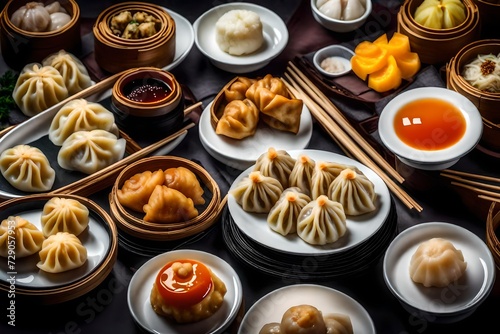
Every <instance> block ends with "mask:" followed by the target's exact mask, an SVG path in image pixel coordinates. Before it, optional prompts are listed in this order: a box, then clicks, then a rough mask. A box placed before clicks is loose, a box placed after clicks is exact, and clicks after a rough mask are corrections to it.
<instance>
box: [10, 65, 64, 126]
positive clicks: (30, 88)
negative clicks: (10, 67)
mask: <svg viewBox="0 0 500 334" xmlns="http://www.w3.org/2000/svg"><path fill="white" fill-rule="evenodd" d="M68 96H69V93H68V88H66V85H65V83H64V79H63V77H62V75H61V73H59V71H58V70H56V69H55V68H53V67H52V66H42V65H41V64H38V63H31V64H28V65H26V66H24V68H23V69H22V71H21V73H20V74H19V77H18V78H17V81H16V85H15V86H14V90H13V91H12V97H13V98H14V101H15V102H16V104H17V106H18V107H19V109H21V111H22V112H23V114H25V115H26V116H29V117H31V116H35V115H36V114H38V113H40V112H42V111H44V110H45V109H48V108H50V107H52V106H53V105H55V104H57V103H59V102H61V101H62V100H64V99H65V98H67V97H68Z"/></svg>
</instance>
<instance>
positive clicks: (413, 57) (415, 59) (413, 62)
mask: <svg viewBox="0 0 500 334" xmlns="http://www.w3.org/2000/svg"><path fill="white" fill-rule="evenodd" d="M396 63H397V64H398V67H399V70H400V71H401V77H403V79H410V78H411V77H412V76H414V75H415V74H417V72H418V71H419V70H420V66H421V63H420V58H419V56H418V54H417V53H415V52H408V53H406V54H404V55H402V56H400V57H398V58H396Z"/></svg>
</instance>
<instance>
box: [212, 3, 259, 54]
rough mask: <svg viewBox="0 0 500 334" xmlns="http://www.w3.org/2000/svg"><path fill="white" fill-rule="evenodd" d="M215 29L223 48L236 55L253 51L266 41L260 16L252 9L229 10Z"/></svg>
mask: <svg viewBox="0 0 500 334" xmlns="http://www.w3.org/2000/svg"><path fill="white" fill-rule="evenodd" d="M215 31H216V41H217V44H218V45H219V47H220V48H221V50H222V51H224V52H227V53H229V54H231V55H235V56H241V55H244V54H249V53H252V52H254V51H256V50H257V49H259V48H260V47H261V45H262V44H263V43H264V34H263V32H262V22H261V20H260V16H259V15H258V14H257V13H255V12H253V11H250V10H245V9H233V10H230V11H228V12H227V13H225V14H224V15H222V16H221V17H220V18H219V20H218V21H217V23H216V24H215Z"/></svg>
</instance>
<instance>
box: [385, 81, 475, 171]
mask: <svg viewBox="0 0 500 334" xmlns="http://www.w3.org/2000/svg"><path fill="white" fill-rule="evenodd" d="M482 131H483V123H482V119H481V114H480V113H479V110H478V109H477V108H476V106H475V105H474V104H473V103H472V102H471V101H470V100H468V99H467V98H466V97H464V96H463V95H461V94H459V93H457V92H455V91H452V90H450V89H447V88H441V87H421V88H415V89H411V90H408V91H406V92H404V93H402V94H399V95H398V96H396V97H395V98H394V99H392V100H391V101H390V102H389V103H388V104H387V105H386V106H385V107H384V109H383V110H382V112H381V114H380V118H379V123H378V132H379V135H380V139H381V140H382V143H383V144H384V145H385V146H386V147H387V148H388V149H389V150H390V151H391V152H393V153H394V154H395V155H396V156H397V158H398V159H399V160H401V161H402V162H403V163H405V164H407V165H409V166H411V167H414V168H418V169H424V170H442V169H446V168H449V167H451V166H452V165H454V164H455V163H456V162H457V161H458V160H459V159H460V158H461V157H463V156H464V155H466V154H467V153H469V152H470V151H472V150H473V149H474V148H475V146H476V145H477V144H478V142H479V140H480V139H481V135H482Z"/></svg>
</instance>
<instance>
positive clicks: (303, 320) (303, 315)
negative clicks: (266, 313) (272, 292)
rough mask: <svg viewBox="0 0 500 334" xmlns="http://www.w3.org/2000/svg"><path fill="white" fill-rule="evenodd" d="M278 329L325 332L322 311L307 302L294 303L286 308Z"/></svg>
mask: <svg viewBox="0 0 500 334" xmlns="http://www.w3.org/2000/svg"><path fill="white" fill-rule="evenodd" d="M280 329H281V332H280V333H312V334H320V333H321V334H325V333H327V331H326V324H325V321H324V320H323V314H322V312H321V311H320V310H318V309H317V308H316V307H314V306H312V305H308V304H302V305H295V306H292V307H290V308H289V309H288V310H286V311H285V313H283V316H282V318H281V323H280Z"/></svg>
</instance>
